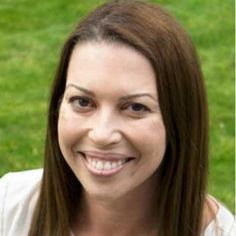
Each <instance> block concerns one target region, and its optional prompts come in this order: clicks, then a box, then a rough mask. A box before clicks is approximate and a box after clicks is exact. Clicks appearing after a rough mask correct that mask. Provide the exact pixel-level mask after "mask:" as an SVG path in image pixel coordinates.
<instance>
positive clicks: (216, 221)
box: [203, 197, 236, 236]
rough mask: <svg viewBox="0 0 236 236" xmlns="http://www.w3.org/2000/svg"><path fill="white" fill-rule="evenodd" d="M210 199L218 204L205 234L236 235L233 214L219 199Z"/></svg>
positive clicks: (210, 235) (211, 235)
mask: <svg viewBox="0 0 236 236" xmlns="http://www.w3.org/2000/svg"><path fill="white" fill-rule="evenodd" d="M210 199H211V200H212V201H213V202H215V204H217V207H218V209H217V212H216V215H215V217H214V218H213V219H212V220H211V222H210V223H209V224H208V226H207V227H206V229H205V232H204V234H203V235H204V236H213V235H220V236H234V235H236V221H235V217H234V216H233V214H232V213H231V212H230V211H229V210H228V209H227V208H226V207H225V206H224V205H223V204H222V203H220V202H219V201H218V200H216V199H215V198H213V197H210Z"/></svg>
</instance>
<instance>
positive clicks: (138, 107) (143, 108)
mask: <svg viewBox="0 0 236 236" xmlns="http://www.w3.org/2000/svg"><path fill="white" fill-rule="evenodd" d="M130 107H131V109H132V110H133V111H135V112H139V111H148V110H149V109H148V108H147V107H146V106H144V105H143V104H140V103H132V104H131V105H130Z"/></svg>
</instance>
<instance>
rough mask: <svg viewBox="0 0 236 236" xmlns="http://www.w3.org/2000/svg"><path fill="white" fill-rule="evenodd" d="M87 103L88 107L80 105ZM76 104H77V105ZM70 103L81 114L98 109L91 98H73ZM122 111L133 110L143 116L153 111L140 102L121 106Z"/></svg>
mask: <svg viewBox="0 0 236 236" xmlns="http://www.w3.org/2000/svg"><path fill="white" fill-rule="evenodd" d="M85 101H86V103H87V105H86V104H85V105H82V104H79V102H85ZM75 102H76V103H77V104H75ZM69 103H70V104H72V106H74V109H75V110H78V111H80V112H81V111H84V112H86V111H87V110H88V109H89V110H90V109H91V108H94V107H96V105H95V103H93V102H92V100H91V99H90V98H88V97H82V96H73V97H71V98H69ZM129 108H131V109H129ZM121 110H128V111H129V110H131V111H132V112H133V113H135V114H140V113H142V114H143V113H146V112H151V110H150V109H149V108H148V107H147V106H145V105H143V104H141V103H138V102H130V103H127V104H124V105H123V106H121Z"/></svg>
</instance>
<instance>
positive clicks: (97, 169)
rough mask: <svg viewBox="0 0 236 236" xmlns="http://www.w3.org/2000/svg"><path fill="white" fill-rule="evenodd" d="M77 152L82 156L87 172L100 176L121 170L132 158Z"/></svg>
mask: <svg viewBox="0 0 236 236" xmlns="http://www.w3.org/2000/svg"><path fill="white" fill-rule="evenodd" d="M79 154H81V155H82V156H83V158H84V160H85V165H86V167H87V169H88V170H89V172H91V173H92V174H94V175H100V176H110V175H114V174H116V173H117V172H119V171H120V170H122V169H123V168H124V166H125V165H126V163H128V162H130V161H131V160H133V159H134V158H132V157H127V158H124V157H122V158H117V157H116V158H114V155H112V158H111V157H110V158H109V155H106V156H105V157H103V156H102V155H94V154H90V153H83V152H79Z"/></svg>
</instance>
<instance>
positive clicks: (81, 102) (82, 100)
mask: <svg viewBox="0 0 236 236" xmlns="http://www.w3.org/2000/svg"><path fill="white" fill-rule="evenodd" d="M77 102H78V104H79V105H80V106H81V107H86V106H88V105H89V102H90V101H89V100H88V99H86V98H78V101H77Z"/></svg>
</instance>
